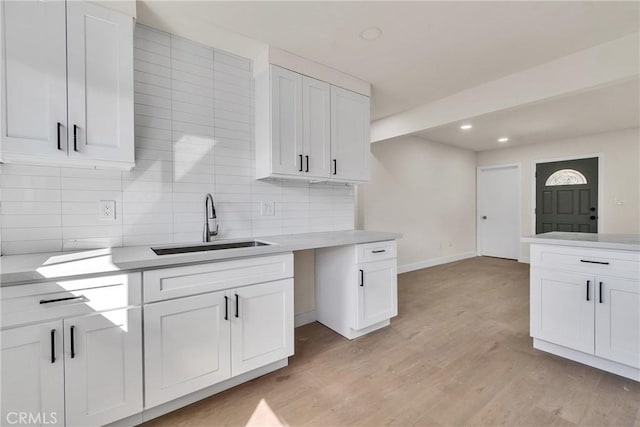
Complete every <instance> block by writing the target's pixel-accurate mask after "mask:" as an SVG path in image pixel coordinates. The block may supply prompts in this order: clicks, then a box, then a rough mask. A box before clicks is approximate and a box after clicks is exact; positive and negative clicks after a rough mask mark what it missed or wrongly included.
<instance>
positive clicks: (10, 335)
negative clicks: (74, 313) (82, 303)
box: [0, 321, 64, 426]
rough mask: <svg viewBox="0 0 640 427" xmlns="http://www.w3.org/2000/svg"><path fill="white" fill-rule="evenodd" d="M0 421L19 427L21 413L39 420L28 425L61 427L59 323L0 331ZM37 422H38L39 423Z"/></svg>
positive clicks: (60, 347)
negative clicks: (0, 416) (0, 396)
mask: <svg viewBox="0 0 640 427" xmlns="http://www.w3.org/2000/svg"><path fill="white" fill-rule="evenodd" d="M0 341H1V343H2V357H1V360H2V363H1V364H0V366H1V367H2V376H0V381H1V382H2V421H1V422H0V425H3V426H4V425H10V424H15V425H20V424H24V423H20V422H19V419H18V416H19V414H20V413H26V414H32V415H33V416H34V417H35V416H38V417H39V419H37V420H35V419H34V422H33V423H29V425H42V426H45V425H47V426H63V425H64V368H63V363H64V360H63V357H62V321H55V322H48V323H41V324H38V325H32V326H24V327H21V328H14V329H7V330H4V331H2V332H0ZM38 421H39V422H38Z"/></svg>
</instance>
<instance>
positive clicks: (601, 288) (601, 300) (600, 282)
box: [600, 282, 602, 304]
mask: <svg viewBox="0 0 640 427" xmlns="http://www.w3.org/2000/svg"><path fill="white" fill-rule="evenodd" d="M600 304H602V282H600Z"/></svg>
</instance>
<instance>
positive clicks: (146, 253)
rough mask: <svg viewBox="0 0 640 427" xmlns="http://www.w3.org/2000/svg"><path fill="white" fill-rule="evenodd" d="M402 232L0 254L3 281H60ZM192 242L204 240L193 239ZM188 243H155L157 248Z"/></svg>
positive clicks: (388, 236) (333, 233)
mask: <svg viewBox="0 0 640 427" xmlns="http://www.w3.org/2000/svg"><path fill="white" fill-rule="evenodd" d="M400 237H402V234H398V233H387V232H378V231H364V230H347V231H329V232H318V233H304V234H288V235H280V236H267V237H250V238H249V237H248V238H245V239H233V240H218V241H216V242H212V243H220V242H234V241H246V240H258V241H262V242H265V243H270V245H268V246H258V247H249V248H238V249H224V250H216V251H203V252H192V253H183V254H175V255H156V254H155V252H153V251H152V250H151V248H150V247H149V246H130V247H122V248H108V249H95V250H88V251H79V252H67V253H63V252H53V253H41V254H27V255H7V256H2V257H0V286H10V285H16V284H21V283H34V282H40V281H46V280H58V279H62V278H72V277H76V276H83V275H94V274H105V273H109V272H117V271H130V270H139V269H145V268H157V267H167V266H175V265H180V264H191V263H203V262H215V261H219V260H224V259H230V258H242V257H251V256H257V255H268V254H275V253H283V252H293V251H299V250H305V249H317V248H325V247H330V246H342V245H353V244H358V243H370V242H380V241H385V240H395V239H398V238H400ZM193 244H201V243H198V242H194V243H193ZM171 246H186V244H179V245H178V244H176V245H170V244H168V245H153V247H171Z"/></svg>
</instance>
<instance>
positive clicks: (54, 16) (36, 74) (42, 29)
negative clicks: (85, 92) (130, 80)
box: [0, 0, 67, 159]
mask: <svg viewBox="0 0 640 427" xmlns="http://www.w3.org/2000/svg"><path fill="white" fill-rule="evenodd" d="M0 7H2V29H3V31H2V40H3V43H2V46H3V50H2V63H3V64H4V66H3V67H1V71H0V72H2V83H3V85H2V89H3V90H2V93H3V96H2V143H1V147H2V154H3V157H4V154H6V153H8V152H11V153H20V154H23V155H30V156H35V155H38V156H47V157H49V158H51V159H65V158H66V156H67V154H66V152H67V142H66V141H67V137H66V134H67V80H66V72H67V71H66V61H67V51H66V41H65V39H66V31H65V25H64V22H65V3H64V2H62V1H55V0H54V1H7V2H4V1H3V2H2V4H1V5H0Z"/></svg>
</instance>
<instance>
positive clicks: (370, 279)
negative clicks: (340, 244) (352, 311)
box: [355, 259, 398, 329]
mask: <svg viewBox="0 0 640 427" xmlns="http://www.w3.org/2000/svg"><path fill="white" fill-rule="evenodd" d="M357 273H358V279H357V280H358V282H357V283H358V298H357V300H356V301H357V303H356V304H357V306H356V311H357V316H356V327H355V329H363V328H366V327H368V326H371V325H374V324H376V323H378V322H382V321H383V320H388V319H390V318H392V317H394V316H396V315H397V314H398V271H397V266H396V260H395V259H392V260H386V261H378V262H369V263H363V264H359V265H358V271H357Z"/></svg>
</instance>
